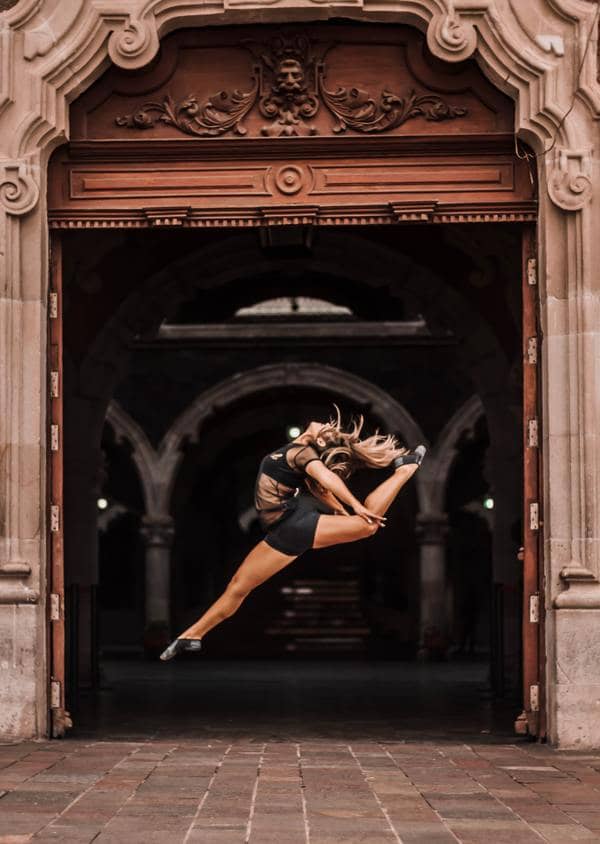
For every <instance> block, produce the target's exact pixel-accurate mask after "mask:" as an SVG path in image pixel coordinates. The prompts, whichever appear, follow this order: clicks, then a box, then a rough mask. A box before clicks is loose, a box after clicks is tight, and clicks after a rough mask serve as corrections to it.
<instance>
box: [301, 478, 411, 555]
mask: <svg viewBox="0 0 600 844" xmlns="http://www.w3.org/2000/svg"><path fill="white" fill-rule="evenodd" d="M418 468H419V467H418V466H417V465H416V464H414V463H409V464H408V465H406V466H400V467H399V468H398V469H396V471H395V472H394V474H393V475H390V477H389V478H387V480H385V481H384V482H383V483H382V484H379V486H378V487H376V488H375V489H374V490H373V491H372V492H370V493H369V495H368V496H367V497H366V499H365V507H367V508H368V509H369V510H371V512H372V513H377V514H378V515H380V516H383V514H384V513H386V512H387V510H388V509H389V507H390V505H391V504H392V502H393V500H394V499H395V498H396V496H397V495H398V493H399V492H400V490H401V489H402V487H403V486H404V484H405V483H406V482H407V481H408V480H409V479H410V478H412V476H413V475H414V473H415V472H416V471H417V469H418ZM378 529H379V524H378V523H376V522H372V523H371V524H369V522H367V521H365V519H363V518H362V517H361V516H319V521H318V522H317V530H316V532H315V540H314V543H313V548H327V547H328V546H330V545H340V544H341V543H343V542H356V541H357V540H358V539H366V538H367V537H368V536H373V534H375V533H377V531H378Z"/></svg>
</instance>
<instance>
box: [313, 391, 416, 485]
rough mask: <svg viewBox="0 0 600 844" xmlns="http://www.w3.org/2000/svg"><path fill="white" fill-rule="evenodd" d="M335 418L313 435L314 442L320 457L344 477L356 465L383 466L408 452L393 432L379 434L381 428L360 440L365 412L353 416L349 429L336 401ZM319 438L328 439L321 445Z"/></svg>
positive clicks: (355, 467)
mask: <svg viewBox="0 0 600 844" xmlns="http://www.w3.org/2000/svg"><path fill="white" fill-rule="evenodd" d="M334 407H335V410H336V418H335V419H333V418H331V419H330V420H329V422H327V423H326V424H325V425H323V427H322V428H320V429H319V431H318V433H317V434H315V436H314V437H311V445H312V446H313V448H314V449H315V450H316V451H318V452H319V453H320V456H321V460H322V461H323V463H324V464H325V465H326V466H327V468H328V469H331V471H332V472H335V473H336V474H337V475H339V476H340V477H341V478H348V477H350V475H351V474H352V473H353V472H355V471H356V470H357V469H360V468H363V467H365V466H371V467H375V468H382V467H384V466H389V465H390V463H391V462H392V460H393V459H394V458H395V457H399V456H400V455H401V454H406V451H407V449H405V448H401V447H400V445H399V444H398V441H397V439H396V437H395V436H394V435H393V434H380V433H379V431H375V433H374V434H373V435H372V436H370V437H365V439H363V440H361V438H360V432H361V431H362V428H363V425H364V421H365V420H364V417H363V416H362V414H361V415H360V416H359V417H358V419H352V421H351V427H350V428H349V430H344V428H343V427H342V418H341V413H340V409H339V407H338V406H337V404H334ZM317 439H322V440H324V441H325V445H324V446H322V445H320V444H318V443H317Z"/></svg>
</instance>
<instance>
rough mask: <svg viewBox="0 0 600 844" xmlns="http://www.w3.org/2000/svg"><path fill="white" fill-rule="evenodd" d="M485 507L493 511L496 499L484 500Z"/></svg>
mask: <svg viewBox="0 0 600 844" xmlns="http://www.w3.org/2000/svg"><path fill="white" fill-rule="evenodd" d="M483 506H484V507H485V509H486V510H493V509H494V499H493V498H489V497H488V498H484V499H483Z"/></svg>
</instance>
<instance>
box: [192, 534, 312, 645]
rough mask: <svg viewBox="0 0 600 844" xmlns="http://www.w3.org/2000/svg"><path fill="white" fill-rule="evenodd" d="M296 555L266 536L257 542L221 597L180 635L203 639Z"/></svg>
mask: <svg viewBox="0 0 600 844" xmlns="http://www.w3.org/2000/svg"><path fill="white" fill-rule="evenodd" d="M295 559H296V557H288V556H287V555H286V554H282V553H281V552H280V551H276V550H275V549H274V548H271V546H270V545H268V544H267V543H266V542H265V541H264V540H263V541H261V542H259V543H258V545H255V546H254V548H253V549H252V551H250V553H249V554H248V556H247V557H246V559H245V560H244V561H243V563H242V564H241V565H240V567H239V568H238V569H237V571H236V572H235V574H234V575H233V577H232V578H231V580H230V581H229V583H228V584H227V588H226V589H225V591H224V592H223V594H222V595H221V597H220V598H217V600H216V601H215V602H214V604H212V605H211V606H210V607H209V608H208V609H207V610H206V612H205V613H204V615H202V616H201V617H200V618H199V619H198V621H196V622H195V623H194V624H192V626H191V627H188V629H187V630H184V632H183V633H181V634H180V635H179V636H178V638H179V639H201V638H202V637H203V636H204V635H205V633H208V631H209V630H212V629H213V627H216V626H217V624H220V622H221V621H224V620H225V619H226V618H229V616H231V615H233V614H234V612H235V611H236V610H237V609H238V608H239V607H240V606H241V604H242V602H243V600H244V598H246V597H247V596H248V595H249V594H250V592H251V591H252V590H253V589H255V588H256V587H257V586H260V584H261V583H264V582H265V580H268V579H269V578H270V577H272V576H273V575H274V574H277V572H278V571H281V569H283V568H285V567H286V566H288V565H289V564H290V563H291V562H293V561H294V560H295Z"/></svg>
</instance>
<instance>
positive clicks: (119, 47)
mask: <svg viewBox="0 0 600 844" xmlns="http://www.w3.org/2000/svg"><path fill="white" fill-rule="evenodd" d="M158 48H159V39H158V33H157V31H156V18H155V17H154V15H149V16H147V17H145V18H135V17H133V16H132V15H129V16H127V18H125V20H124V21H123V23H122V25H121V26H120V27H118V28H116V29H115V30H114V31H113V32H112V34H111V36H110V38H109V40H108V54H109V56H110V58H111V60H112V61H113V62H114V64H116V65H118V66H119V67H123V68H126V69H130V70H134V69H136V68H140V67H144V66H145V65H147V64H148V62H149V61H151V60H152V59H153V58H154V56H155V55H156V54H157V52H158Z"/></svg>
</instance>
